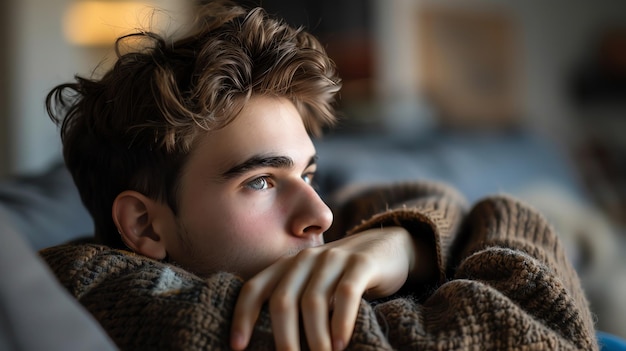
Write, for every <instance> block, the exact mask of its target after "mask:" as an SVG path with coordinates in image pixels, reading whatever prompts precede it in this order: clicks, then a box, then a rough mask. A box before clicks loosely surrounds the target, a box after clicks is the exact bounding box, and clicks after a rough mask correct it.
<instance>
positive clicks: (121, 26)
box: [63, 1, 155, 46]
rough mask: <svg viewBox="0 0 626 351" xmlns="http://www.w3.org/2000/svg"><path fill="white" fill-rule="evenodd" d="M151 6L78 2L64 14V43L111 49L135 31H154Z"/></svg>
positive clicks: (152, 7)
mask: <svg viewBox="0 0 626 351" xmlns="http://www.w3.org/2000/svg"><path fill="white" fill-rule="evenodd" d="M154 19H155V16H154V5H153V4H150V3H147V2H139V1H77V2H75V3H73V4H71V5H70V7H69V8H68V9H67V11H66V12H65V17H64V19H63V29H64V33H65V37H66V39H67V40H68V41H69V42H70V43H72V44H76V45H85V46H107V45H112V44H113V43H114V42H115V39H117V38H118V37H119V36H121V35H123V34H126V33H129V32H130V31H131V30H134V29H138V28H141V29H146V28H154V25H155V23H153V21H154Z"/></svg>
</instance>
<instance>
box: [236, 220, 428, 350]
mask: <svg viewBox="0 0 626 351" xmlns="http://www.w3.org/2000/svg"><path fill="white" fill-rule="evenodd" d="M416 252H417V250H416V247H415V245H414V242H413V240H412V238H411V236H410V234H409V233H408V232H407V231H406V230H405V229H404V228H401V227H388V228H380V229H371V230H368V231H365V232H362V233H359V234H357V235H352V236H349V237H346V238H343V239H341V240H337V241H334V242H331V243H328V244H325V245H322V246H319V247H315V248H309V249H305V250H302V251H301V252H300V253H298V254H297V255H295V256H291V257H284V258H281V259H279V260H278V261H277V262H275V263H274V264H272V265H271V266H269V267H268V268H266V269H265V270H263V271H261V272H260V273H259V274H257V275H256V276H255V277H253V278H252V279H250V280H249V281H247V282H246V283H245V284H244V286H243V288H242V290H241V292H240V295H239V298H238V300H237V305H236V307H235V312H234V317H233V324H232V329H231V347H232V348H233V349H235V350H242V349H244V348H245V347H246V346H247V345H248V342H249V340H250V336H251V334H252V329H253V327H254V324H255V322H256V320H257V318H258V316H259V313H260V310H261V308H262V306H263V304H264V303H265V302H266V301H269V312H270V316H271V320H272V329H273V331H274V340H275V343H276V348H277V349H278V350H297V349H299V346H300V335H299V330H300V328H299V325H300V324H299V321H300V318H301V319H302V322H303V326H304V331H305V333H306V338H307V342H308V345H309V347H310V348H311V349H312V350H331V349H332V350H342V349H344V348H345V347H346V346H347V344H348V342H349V340H350V337H351V335H352V332H353V330H354V325H355V322H356V317H357V313H358V309H359V304H360V301H361V298H362V297H363V295H364V294H365V293H367V297H368V298H378V297H384V296H389V295H391V294H393V293H394V292H396V291H398V289H400V288H401V287H402V285H403V284H404V283H405V282H406V280H407V277H408V275H409V272H411V271H412V270H413V268H414V265H415V262H416ZM420 261H421V260H420ZM331 312H332V316H331Z"/></svg>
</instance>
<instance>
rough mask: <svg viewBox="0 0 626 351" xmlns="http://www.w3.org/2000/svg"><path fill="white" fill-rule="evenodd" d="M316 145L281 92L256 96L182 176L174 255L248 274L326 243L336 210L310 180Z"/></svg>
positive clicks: (210, 268) (209, 138)
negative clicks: (325, 238)
mask: <svg viewBox="0 0 626 351" xmlns="http://www.w3.org/2000/svg"><path fill="white" fill-rule="evenodd" d="M315 171H316V163H315V148H314V146H313V143H312V142H311V139H310V138H309V136H308V134H307V132H306V130H305V128H304V125H303V122H302V118H301V116H300V114H299V113H298V111H297V110H296V109H295V107H294V106H293V104H292V103H291V102H290V101H289V100H287V99H283V98H271V97H254V98H252V99H251V100H250V102H249V103H248V104H247V105H246V106H245V108H244V109H243V110H242V111H241V113H240V114H239V115H238V116H237V118H236V119H235V120H234V121H233V122H232V123H230V124H229V125H227V126H226V127H225V128H223V129H220V130H217V131H211V132H208V133H207V134H206V135H205V136H203V137H202V140H200V141H199V143H198V144H197V146H196V148H195V149H194V151H193V152H192V154H191V155H190V157H189V159H188V161H187V164H186V165H185V167H184V168H183V170H182V173H181V177H180V192H179V212H178V215H177V216H176V218H175V219H173V220H172V221H170V222H171V223H170V228H169V230H167V231H166V232H165V233H164V234H165V236H164V238H163V239H164V240H165V245H166V248H167V252H168V255H169V258H170V259H171V260H172V261H173V262H176V263H178V264H180V265H182V266H183V267H185V268H186V269H188V270H190V271H192V272H195V273H197V274H199V275H208V274H210V273H212V272H216V271H228V272H233V273H237V274H240V275H241V276H242V277H244V278H250V277H252V276H253V275H254V274H256V273H258V272H259V271H261V270H262V269H264V268H265V267H267V266H268V265H270V264H272V263H273V262H274V261H276V260H277V259H278V258H280V257H282V256H285V255H292V254H294V253H297V252H298V251H300V250H302V249H304V248H307V247H313V246H318V245H321V244H323V237H322V234H323V233H324V231H326V230H327V229H328V228H329V227H330V225H331V223H332V218H333V217H332V213H331V211H330V209H329V208H328V206H326V204H324V202H322V200H321V199H320V197H319V196H318V195H317V193H316V192H315V190H314V189H313V188H312V187H311V184H310V182H311V181H312V178H313V175H314V173H315Z"/></svg>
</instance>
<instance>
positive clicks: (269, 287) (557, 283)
mask: <svg viewBox="0 0 626 351" xmlns="http://www.w3.org/2000/svg"><path fill="white" fill-rule="evenodd" d="M199 18H200V21H199V22H198V23H199V26H198V27H197V29H196V30H195V31H194V32H193V33H191V34H189V35H188V36H186V37H184V38H182V39H180V40H176V41H170V40H168V39H164V38H162V37H160V36H158V35H156V34H153V33H140V34H137V35H133V36H129V37H126V38H121V39H120V40H119V41H118V44H117V48H118V56H119V60H118V61H117V63H116V64H115V66H114V67H113V68H112V69H111V70H110V71H109V72H107V73H106V74H105V75H104V76H103V77H102V78H101V79H99V80H91V79H84V78H80V77H78V78H77V82H76V83H69V84H64V85H61V86H59V87H57V88H55V89H54V90H53V91H52V92H51V93H50V94H49V95H48V98H47V106H48V111H49V113H50V115H51V117H52V118H53V119H54V120H55V121H56V122H57V123H59V124H60V125H61V135H62V138H63V145H64V156H65V160H66V163H67V166H68V168H69V169H70V171H71V172H72V175H73V177H74V180H75V182H76V184H77V186H78V189H79V191H80V193H81V196H82V199H83V202H84V203H85V205H86V207H87V208H88V210H89V211H90V213H91V214H92V216H93V218H94V222H95V225H96V228H95V229H96V231H95V238H96V240H97V241H98V243H100V244H103V245H69V246H61V247H56V248H51V249H48V250H44V251H43V252H42V256H43V257H44V258H45V259H46V260H47V261H48V263H49V264H50V266H51V267H52V268H53V269H54V270H55V272H56V274H57V275H58V276H59V278H60V280H61V281H62V282H63V283H64V285H65V286H66V287H68V289H69V290H70V291H71V292H72V293H73V294H74V295H75V296H76V297H77V298H78V299H79V300H80V301H81V302H82V303H83V305H85V306H86V307H87V308H88V309H89V310H90V311H91V312H92V313H93V314H94V316H95V317H96V318H97V319H98V320H99V321H100V322H101V323H102V325H103V326H104V328H105V329H106V330H107V331H108V333H109V334H110V335H111V337H112V339H113V340H114V341H115V342H116V343H117V344H118V345H119V346H120V347H121V348H124V349H141V348H145V349H163V348H167V349H194V348H197V349H227V348H229V347H231V348H233V349H237V350H240V349H244V348H246V347H249V348H252V349H267V348H274V347H275V348H276V349H280V350H292V349H297V348H299V347H307V346H308V347H309V348H310V349H313V350H331V349H334V350H341V349H345V348H361V347H367V348H369V349H389V348H399V349H402V348H405V349H406V348H408V349H412V348H417V347H423V348H427V349H428V348H431V349H441V348H459V349H464V348H471V347H474V348H476V347H481V348H482V347H484V348H506V347H517V346H521V345H527V347H529V348H532V347H542V346H551V347H559V346H560V347H563V348H572V349H578V348H592V349H593V348H594V347H596V346H595V343H594V339H593V325H592V321H591V317H590V313H589V310H588V308H587V306H586V301H585V298H584V295H583V293H582V291H581V289H580V286H579V284H578V281H577V280H576V275H575V273H574V272H573V270H572V268H571V265H569V263H568V262H567V260H566V258H565V256H564V254H563V250H562V249H561V248H560V246H559V243H558V240H557V239H556V237H555V236H554V234H553V233H552V231H551V230H550V229H549V227H548V226H547V225H546V224H545V222H544V221H543V219H542V218H541V217H539V216H538V215H537V214H535V213H534V212H533V211H532V210H530V209H528V208H526V207H525V206H523V205H521V204H519V203H517V202H515V201H513V200H511V199H507V198H493V199H490V200H486V201H484V202H483V203H482V204H480V205H478V206H476V207H475V208H474V209H473V210H472V213H470V214H469V216H467V217H465V204H464V201H463V200H462V199H461V197H460V196H458V195H457V194H456V193H455V192H453V191H451V190H449V189H447V188H446V187H444V186H441V185H436V184H426V183H416V184H408V183H407V184H396V185H393V186H389V187H382V186H381V187H369V188H354V189H350V190H346V192H344V193H343V194H340V195H338V196H337V198H336V201H335V202H336V205H337V206H336V208H337V210H336V212H335V213H336V214H337V219H336V223H335V224H334V225H333V226H332V228H331V224H332V222H333V214H332V212H331V210H330V209H329V207H328V206H327V205H326V204H325V203H324V202H323V201H322V200H321V199H320V198H319V196H318V195H317V193H316V192H315V190H314V189H313V187H312V186H311V183H312V181H313V178H314V175H315V171H316V158H317V156H316V153H315V148H314V146H313V143H312V142H311V139H310V137H309V133H311V134H317V133H319V132H320V131H321V130H322V129H323V128H324V127H326V126H327V125H329V124H332V122H333V121H334V116H333V109H332V102H333V99H334V95H335V94H336V93H337V91H338V90H339V88H340V82H339V79H338V77H337V76H336V74H335V70H334V66H333V64H332V62H331V61H330V60H329V58H328V57H327V56H326V54H325V52H324V50H323V48H322V46H321V45H320V43H319V42H318V41H317V40H316V39H315V38H313V37H312V36H311V35H309V34H307V33H306V32H304V31H303V30H300V29H293V28H291V27H289V26H287V25H286V24H284V23H282V22H281V21H278V20H274V19H272V18H269V17H268V16H267V15H266V14H265V13H264V11H263V10H261V9H259V8H257V9H253V10H251V11H247V10H245V9H243V8H241V7H238V6H235V5H233V4H230V3H211V4H209V5H206V6H203V7H202V8H200V14H199ZM131 39H143V43H141V47H139V48H137V49H135V50H131V51H130V52H127V53H122V52H121V47H122V44H124V43H126V41H128V40H131ZM139 42H141V40H140V41H139ZM146 42H147V43H146ZM135 45H137V44H135ZM461 221H465V223H467V225H466V226H461ZM325 232H326V233H327V235H328V236H331V237H333V238H339V239H338V240H334V241H332V242H328V243H325V242H324V237H323V235H324V233H325ZM348 232H349V233H350V234H351V235H348V236H345V234H346V233H348ZM127 249H130V250H131V251H133V252H134V253H135V254H132V253H130V252H129V251H127ZM448 280H449V281H448ZM364 296H365V297H366V298H368V299H369V300H376V301H377V303H376V304H372V305H370V304H367V303H365V302H364V301H363V300H362V297H364ZM381 299H382V300H381ZM265 303H268V307H267V311H266V310H265V309H264V307H263V306H264V304H265ZM266 312H267V313H266ZM381 322H384V323H386V325H381V324H379V323H381Z"/></svg>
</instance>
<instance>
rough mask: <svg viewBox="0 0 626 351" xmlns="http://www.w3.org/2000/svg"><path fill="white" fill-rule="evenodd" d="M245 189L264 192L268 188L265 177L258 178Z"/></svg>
mask: <svg viewBox="0 0 626 351" xmlns="http://www.w3.org/2000/svg"><path fill="white" fill-rule="evenodd" d="M246 187H248V188H250V189H252V190H266V189H268V188H269V183H268V181H267V177H258V178H256V179H254V180H252V181H250V182H248V183H247V184H246Z"/></svg>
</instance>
